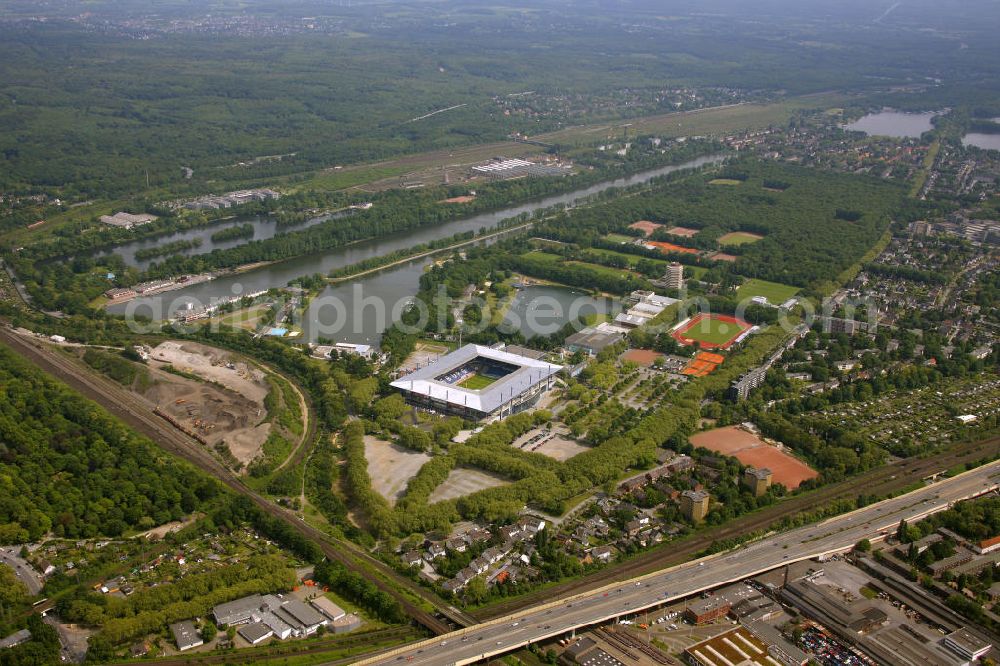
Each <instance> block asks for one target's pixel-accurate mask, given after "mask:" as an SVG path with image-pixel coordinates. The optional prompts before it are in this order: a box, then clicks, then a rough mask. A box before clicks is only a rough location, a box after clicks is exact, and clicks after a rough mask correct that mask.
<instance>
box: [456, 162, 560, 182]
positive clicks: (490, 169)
mask: <svg viewBox="0 0 1000 666" xmlns="http://www.w3.org/2000/svg"><path fill="white" fill-rule="evenodd" d="M569 173H570V168H569V167H567V166H561V165H559V166H549V165H545V164H536V163H535V162H529V161H528V160H522V159H517V158H511V159H508V158H505V157H494V158H493V159H492V160H490V161H489V162H487V163H486V164H480V165H478V166H474V167H472V175H473V176H485V177H487V178H489V179H490V180H508V179H511V178H523V177H525V176H540V177H545V176H549V177H551V176H565V175H568V174H569Z"/></svg>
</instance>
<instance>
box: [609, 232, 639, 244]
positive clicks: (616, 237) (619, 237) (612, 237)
mask: <svg viewBox="0 0 1000 666" xmlns="http://www.w3.org/2000/svg"><path fill="white" fill-rule="evenodd" d="M604 238H605V240H609V241H611V242H612V243H631V242H632V241H634V240H635V238H633V237H632V236H625V235H623V234H608V235H607V236H605V237H604Z"/></svg>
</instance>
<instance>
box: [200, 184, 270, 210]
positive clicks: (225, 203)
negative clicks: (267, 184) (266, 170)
mask: <svg viewBox="0 0 1000 666" xmlns="http://www.w3.org/2000/svg"><path fill="white" fill-rule="evenodd" d="M280 196H281V195H280V194H278V193H277V192H275V191H274V190H269V189H256V190H237V191H236V192H229V193H227V194H223V195H221V196H207V197H201V198H199V199H195V200H193V201H188V202H187V203H185V204H184V205H183V206H184V208H186V209H188V210H218V209H219V208H232V207H233V206H242V205H244V204H248V203H254V202H263V201H268V200H273V199H278V198H279V197H280Z"/></svg>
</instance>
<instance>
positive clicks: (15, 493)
mask: <svg viewBox="0 0 1000 666" xmlns="http://www.w3.org/2000/svg"><path fill="white" fill-rule="evenodd" d="M0 385H2V386H3V394H2V399H0V452H2V457H0V484H2V486H3V491H2V492H0V543H24V542H28V541H34V540H36V539H38V538H39V537H40V536H42V535H44V534H47V533H49V532H51V533H52V534H54V535H56V536H59V537H66V538H86V537H95V536H99V535H103V536H118V535H121V534H125V533H128V532H130V531H132V530H146V529H149V528H151V527H154V526H156V525H161V524H163V523H166V522H169V521H171V520H178V519H180V518H183V517H184V516H186V515H187V514H189V513H191V512H192V511H194V510H196V509H198V508H200V507H204V506H205V505H206V503H207V502H209V501H210V500H212V499H213V498H214V497H216V496H217V495H218V494H219V493H220V488H219V486H218V484H217V483H216V482H215V481H213V480H211V479H209V478H207V477H205V476H203V475H201V474H198V473H197V472H195V471H194V470H193V469H191V468H190V467H188V466H187V465H185V464H183V463H181V462H179V461H177V460H174V459H173V458H171V457H169V456H167V455H166V454H164V453H162V452H161V451H159V450H158V449H157V448H156V447H155V446H154V445H153V444H152V443H151V442H150V441H149V440H147V439H145V438H144V437H141V436H139V435H136V434H135V433H133V432H131V431H130V430H129V429H128V428H126V427H125V426H124V425H123V424H122V423H120V422H119V421H117V420H115V419H113V418H112V417H111V416H110V415H108V414H107V413H106V412H105V411H103V410H102V409H100V408H99V407H97V406H96V405H94V404H93V403H91V402H90V401H88V400H86V399H84V398H83V397H81V396H80V395H78V394H76V393H74V392H73V391H71V390H70V389H68V388H67V387H66V386H64V385H62V384H59V383H57V382H55V381H53V380H51V379H49V378H47V377H46V376H45V375H43V374H42V372H41V371H40V370H38V369H37V368H35V367H33V366H31V365H29V364H28V363H27V362H25V361H24V360H22V359H20V358H18V357H17V356H15V355H14V354H13V353H12V352H11V351H10V350H8V349H7V348H6V347H0Z"/></svg>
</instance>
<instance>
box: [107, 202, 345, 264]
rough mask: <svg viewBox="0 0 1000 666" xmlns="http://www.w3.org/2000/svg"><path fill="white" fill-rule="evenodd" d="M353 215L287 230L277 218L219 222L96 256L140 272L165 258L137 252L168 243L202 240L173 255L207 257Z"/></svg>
mask: <svg viewBox="0 0 1000 666" xmlns="http://www.w3.org/2000/svg"><path fill="white" fill-rule="evenodd" d="M348 214H350V211H345V212H339V213H332V214H329V215H320V216H318V217H312V218H309V219H308V220H305V221H304V222H302V223H301V224H296V225H289V226H286V227H284V228H280V229H279V228H278V221H277V220H275V219H274V218H273V217H250V218H240V219H232V220H227V221H225V222H217V223H215V224H210V225H208V226H204V227H197V228H194V229H185V230H184V231H177V232H174V233H171V234H165V235H163V236H156V237H155V238H144V239H142V240H136V241H132V242H130V243H124V244H122V245H116V246H115V247H113V248H110V249H106V250H101V251H99V252H97V253H96V254H99V255H109V254H117V255H120V256H121V257H122V259H124V260H125V263H126V264H128V265H129V266H135V267H136V268H138V269H140V270H143V271H144V270H146V269H147V268H149V267H150V266H151V265H152V264H154V263H156V262H158V261H163V259H164V257H153V258H152V259H136V258H135V253H136V252H137V251H139V250H144V249H148V248H155V247H161V246H163V245H166V244H168V243H175V242H177V241H193V240H197V241H200V242H201V244H200V245H198V246H197V247H193V248H188V249H187V250H182V251H180V252H172V253H171V254H181V255H184V256H194V255H197V254H206V253H208V252H211V251H212V250H227V249H229V248H231V247H237V246H238V245H243V244H245V243H249V242H250V241H252V240H267V239H268V238H274V237H275V236H277V235H278V234H281V233H289V232H292V231H299V230H300V229H307V228H309V227H312V226H315V225H317V224H320V223H322V222H326V221H327V220H331V219H336V218H340V217H344V216H345V215H348ZM248 223H249V224H251V225H253V236H252V237H249V238H231V239H229V240H223V241H213V240H212V235H213V234H216V233H218V232H220V231H222V230H224V229H230V228H232V227H238V226H240V225H243V224H248Z"/></svg>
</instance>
